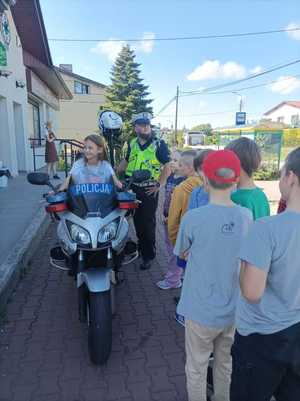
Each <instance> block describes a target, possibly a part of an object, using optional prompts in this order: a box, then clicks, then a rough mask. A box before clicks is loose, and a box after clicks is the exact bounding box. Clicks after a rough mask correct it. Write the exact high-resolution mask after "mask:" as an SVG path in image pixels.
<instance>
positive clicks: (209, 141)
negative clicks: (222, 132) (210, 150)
mask: <svg viewBox="0 0 300 401" xmlns="http://www.w3.org/2000/svg"><path fill="white" fill-rule="evenodd" d="M204 144H205V145H218V144H219V135H218V134H213V135H206V136H205V139H204Z"/></svg>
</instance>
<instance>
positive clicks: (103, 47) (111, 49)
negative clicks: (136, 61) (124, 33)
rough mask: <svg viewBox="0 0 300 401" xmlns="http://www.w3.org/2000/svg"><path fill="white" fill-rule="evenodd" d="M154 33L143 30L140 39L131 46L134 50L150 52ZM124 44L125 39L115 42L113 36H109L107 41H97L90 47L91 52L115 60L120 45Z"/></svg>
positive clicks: (120, 48) (152, 46) (120, 47)
mask: <svg viewBox="0 0 300 401" xmlns="http://www.w3.org/2000/svg"><path fill="white" fill-rule="evenodd" d="M154 38H155V34H154V33H152V32H145V33H144V34H143V36H142V41H141V42H137V44H135V45H133V46H131V47H132V49H134V50H135V51H136V52H140V53H151V52H152V51H153V48H154ZM145 39H146V40H145ZM125 45H126V42H125V41H121V42H115V41H114V38H110V40H109V41H108V42H99V43H97V45H96V46H95V47H93V48H92V49H91V52H92V53H95V54H99V55H101V56H102V55H104V56H106V57H107V58H108V59H109V60H110V61H115V59H116V58H117V56H118V54H119V53H120V51H121V50H122V47H123V46H125Z"/></svg>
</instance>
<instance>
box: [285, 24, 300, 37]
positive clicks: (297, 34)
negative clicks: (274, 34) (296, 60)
mask: <svg viewBox="0 0 300 401" xmlns="http://www.w3.org/2000/svg"><path fill="white" fill-rule="evenodd" d="M296 28H298V29H300V23H297V22H291V23H289V24H288V26H287V27H286V28H285V29H296ZM287 34H288V35H289V37H290V38H291V39H295V40H300V30H299V31H291V32H288V33H287Z"/></svg>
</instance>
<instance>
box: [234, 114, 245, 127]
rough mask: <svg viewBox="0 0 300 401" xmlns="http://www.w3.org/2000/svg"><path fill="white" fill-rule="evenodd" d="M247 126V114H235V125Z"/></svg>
mask: <svg viewBox="0 0 300 401" xmlns="http://www.w3.org/2000/svg"><path fill="white" fill-rule="evenodd" d="M245 124H246V113H245V112H244V111H239V112H237V113H236V114H235V125H245Z"/></svg>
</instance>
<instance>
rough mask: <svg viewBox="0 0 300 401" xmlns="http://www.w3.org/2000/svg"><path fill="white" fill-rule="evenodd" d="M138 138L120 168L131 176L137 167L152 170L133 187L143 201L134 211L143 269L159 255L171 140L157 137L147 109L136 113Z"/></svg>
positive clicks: (141, 267)
mask: <svg viewBox="0 0 300 401" xmlns="http://www.w3.org/2000/svg"><path fill="white" fill-rule="evenodd" d="M133 124H134V130H135V133H136V138H134V139H133V140H132V141H131V142H130V143H129V144H128V151H127V155H126V157H125V159H124V160H122V161H121V163H120V166H119V168H118V171H119V172H124V171H125V175H126V176H127V177H130V176H131V175H132V173H133V172H134V171H136V170H148V171H150V173H151V179H150V180H149V181H147V182H146V183H142V184H137V183H136V184H134V185H133V187H132V189H133V191H134V192H135V193H136V195H137V199H138V200H140V201H141V202H142V203H141V204H140V206H139V208H138V209H137V210H136V212H135V215H134V225H135V230H136V234H137V237H138V241H139V251H140V255H141V257H142V264H141V266H140V269H141V270H147V269H149V268H150V267H151V261H152V260H153V259H154V258H155V229H156V218H155V214H156V209H157V204H158V191H159V188H160V186H161V185H164V184H165V182H166V179H167V175H168V168H167V164H168V162H169V161H170V153H169V149H168V146H167V144H166V143H165V142H164V141H163V140H161V139H158V138H156V136H155V135H154V133H153V132H152V130H151V114H150V113H147V112H143V113H139V114H136V115H134V116H133Z"/></svg>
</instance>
